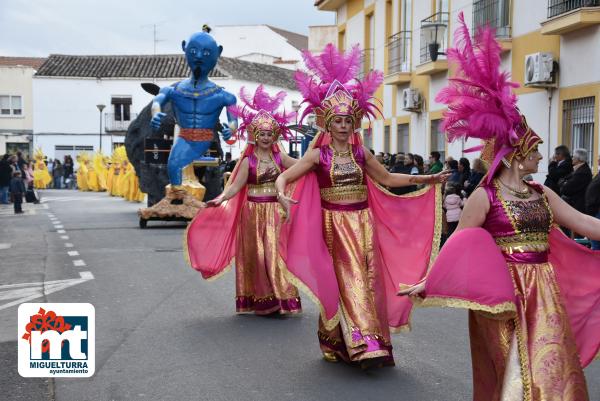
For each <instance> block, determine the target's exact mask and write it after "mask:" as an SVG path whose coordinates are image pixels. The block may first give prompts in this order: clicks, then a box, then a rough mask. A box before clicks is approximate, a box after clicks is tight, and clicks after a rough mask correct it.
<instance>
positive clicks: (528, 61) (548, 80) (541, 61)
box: [525, 52, 558, 87]
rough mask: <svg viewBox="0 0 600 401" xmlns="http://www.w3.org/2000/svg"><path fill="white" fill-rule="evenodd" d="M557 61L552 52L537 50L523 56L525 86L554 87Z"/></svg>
mask: <svg viewBox="0 0 600 401" xmlns="http://www.w3.org/2000/svg"><path fill="white" fill-rule="evenodd" d="M557 72H558V63H557V62H555V61H554V56H553V55H552V53H546V52H539V53H533V54H528V55H527V56H525V86H534V87H536V86H537V87H554V86H556V84H557V82H556V76H557Z"/></svg>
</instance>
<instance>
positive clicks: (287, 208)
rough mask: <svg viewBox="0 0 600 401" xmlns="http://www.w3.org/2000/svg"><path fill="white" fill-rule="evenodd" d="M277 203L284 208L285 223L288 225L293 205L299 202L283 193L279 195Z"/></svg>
mask: <svg viewBox="0 0 600 401" xmlns="http://www.w3.org/2000/svg"><path fill="white" fill-rule="evenodd" d="M277 201H278V202H279V204H280V205H281V207H283V211H284V212H285V222H286V223H288V222H289V221H290V215H291V209H292V204H293V205H295V204H297V203H298V201H297V200H294V199H292V198H290V197H288V196H285V195H284V194H282V193H281V192H279V193H278V194H277Z"/></svg>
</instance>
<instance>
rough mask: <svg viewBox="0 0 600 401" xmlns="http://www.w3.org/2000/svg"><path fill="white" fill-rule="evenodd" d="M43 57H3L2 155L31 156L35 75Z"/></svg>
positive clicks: (0, 69)
mask: <svg viewBox="0 0 600 401" xmlns="http://www.w3.org/2000/svg"><path fill="white" fill-rule="evenodd" d="M44 60H45V59H42V58H24V57H0V155H3V154H5V153H10V154H15V153H16V152H17V151H21V152H23V154H24V155H26V156H27V155H31V152H32V151H33V149H32V138H33V135H32V134H33V91H32V78H33V74H35V72H36V70H37V69H38V68H39V66H40V65H41V64H42V63H43V62H44Z"/></svg>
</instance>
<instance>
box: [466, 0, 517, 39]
mask: <svg viewBox="0 0 600 401" xmlns="http://www.w3.org/2000/svg"><path fill="white" fill-rule="evenodd" d="M485 26H490V27H492V28H494V29H495V30H496V37H497V38H500V39H508V38H510V34H511V32H510V0H477V1H475V2H474V3H473V33H475V32H476V31H477V28H479V27H485Z"/></svg>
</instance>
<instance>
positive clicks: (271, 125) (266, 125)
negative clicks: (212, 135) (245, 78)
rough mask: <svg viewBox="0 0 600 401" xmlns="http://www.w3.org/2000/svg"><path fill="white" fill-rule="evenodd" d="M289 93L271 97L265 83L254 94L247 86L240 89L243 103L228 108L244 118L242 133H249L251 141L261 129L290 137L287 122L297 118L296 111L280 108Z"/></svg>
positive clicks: (286, 137)
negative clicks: (249, 91)
mask: <svg viewBox="0 0 600 401" xmlns="http://www.w3.org/2000/svg"><path fill="white" fill-rule="evenodd" d="M286 96H287V94H286V93H285V92H284V91H281V92H278V93H277V94H276V95H275V96H273V97H271V96H270V95H269V94H268V93H267V91H266V90H265V88H264V86H263V85H259V86H258V88H256V92H254V95H251V94H249V93H248V92H247V91H246V88H244V87H242V88H241V89H240V99H241V100H242V103H243V104H242V105H236V106H232V107H229V108H228V109H227V110H228V111H229V112H230V113H231V114H233V115H234V116H235V117H237V118H240V119H241V120H242V122H241V124H240V125H239V127H238V130H239V131H240V133H241V134H243V133H248V134H249V138H248V140H249V141H253V140H254V139H255V136H256V135H257V134H258V132H259V131H261V130H265V129H266V130H273V132H275V134H276V135H277V136H282V137H283V138H284V139H288V137H289V136H290V130H289V128H288V127H287V124H288V123H289V122H290V121H292V120H294V119H295V118H296V112H289V113H286V111H285V110H279V108H280V106H281V105H282V104H283V101H284V100H285V97H286Z"/></svg>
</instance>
